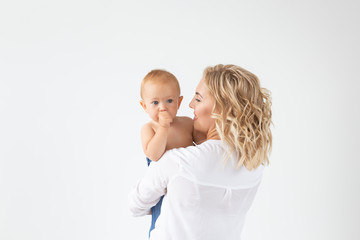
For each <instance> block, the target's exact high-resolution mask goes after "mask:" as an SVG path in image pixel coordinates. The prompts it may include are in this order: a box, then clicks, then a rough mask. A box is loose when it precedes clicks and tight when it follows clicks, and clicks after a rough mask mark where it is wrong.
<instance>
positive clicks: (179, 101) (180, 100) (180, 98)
mask: <svg viewBox="0 0 360 240" xmlns="http://www.w3.org/2000/svg"><path fill="white" fill-rule="evenodd" d="M183 98H184V97H183V96H180V97H179V100H178V109H179V107H180V104H181V102H182V100H183Z"/></svg>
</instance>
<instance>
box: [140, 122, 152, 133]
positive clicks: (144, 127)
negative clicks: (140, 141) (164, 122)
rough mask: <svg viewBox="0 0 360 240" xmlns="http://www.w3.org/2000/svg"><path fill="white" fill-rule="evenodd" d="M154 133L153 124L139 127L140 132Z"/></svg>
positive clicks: (149, 123) (148, 123)
mask: <svg viewBox="0 0 360 240" xmlns="http://www.w3.org/2000/svg"><path fill="white" fill-rule="evenodd" d="M147 131H154V123H152V122H151V121H150V122H147V123H145V124H144V125H143V126H142V127H141V132H147Z"/></svg>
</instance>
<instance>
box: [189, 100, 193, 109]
mask: <svg viewBox="0 0 360 240" xmlns="http://www.w3.org/2000/svg"><path fill="white" fill-rule="evenodd" d="M193 101H194V99H192V100H191V102H190V103H189V107H190V108H194V105H193Z"/></svg>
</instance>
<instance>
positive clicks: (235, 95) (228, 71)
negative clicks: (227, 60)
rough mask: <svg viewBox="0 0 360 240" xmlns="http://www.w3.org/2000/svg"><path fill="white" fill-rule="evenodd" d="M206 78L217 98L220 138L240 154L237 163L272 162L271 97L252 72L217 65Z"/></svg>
mask: <svg viewBox="0 0 360 240" xmlns="http://www.w3.org/2000/svg"><path fill="white" fill-rule="evenodd" d="M203 79H204V80H205V85H206V86H207V87H208V89H209V91H210V93H211V94H212V95H213V96H214V98H215V106H214V111H213V117H214V118H215V119H216V127H217V130H218V133H219V135H220V138H221V139H222V140H224V141H225V142H226V143H227V144H228V145H229V146H230V148H231V149H232V150H233V151H235V152H237V153H238V154H239V159H238V162H237V166H238V167H241V166H242V165H244V166H245V167H246V168H247V169H249V170H251V169H255V168H257V167H258V166H259V165H260V164H263V165H264V164H268V163H269V158H268V154H269V153H270V151H271V145H272V134H271V130H270V125H271V96H270V92H269V91H268V90H267V89H265V88H262V87H261V86H260V81H259V79H258V78H257V77H256V76H255V75H254V74H252V73H251V72H249V71H247V70H245V69H243V68H241V67H239V66H235V65H221V64H219V65H216V66H214V67H208V68H206V69H205V71H204V76H203Z"/></svg>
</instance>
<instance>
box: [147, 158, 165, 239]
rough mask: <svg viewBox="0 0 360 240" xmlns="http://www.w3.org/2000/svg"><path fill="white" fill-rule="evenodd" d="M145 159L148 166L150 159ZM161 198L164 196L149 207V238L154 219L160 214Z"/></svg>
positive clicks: (153, 226)
mask: <svg viewBox="0 0 360 240" xmlns="http://www.w3.org/2000/svg"><path fill="white" fill-rule="evenodd" d="M146 161H147V164H148V166H150V163H151V160H150V159H149V158H146ZM163 198H164V196H161V198H160V200H159V202H158V203H157V204H156V205H155V206H153V207H152V208H151V226H150V230H149V238H150V233H151V231H152V230H153V229H154V228H155V223H156V220H157V219H158V217H159V216H160V213H161V204H162V201H163Z"/></svg>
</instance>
